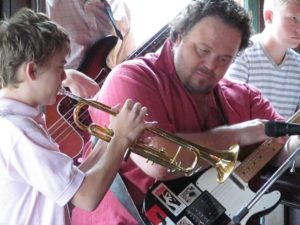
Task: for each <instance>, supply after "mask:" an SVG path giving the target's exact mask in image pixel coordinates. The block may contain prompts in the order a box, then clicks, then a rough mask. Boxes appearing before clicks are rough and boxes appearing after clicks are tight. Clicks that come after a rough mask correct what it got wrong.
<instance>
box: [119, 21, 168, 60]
mask: <svg viewBox="0 0 300 225" xmlns="http://www.w3.org/2000/svg"><path fill="white" fill-rule="evenodd" d="M169 32H170V27H169V25H165V26H164V27H163V28H161V29H160V30H159V31H158V32H157V33H156V34H155V35H154V36H153V37H152V38H150V39H149V40H148V41H147V42H145V43H144V44H143V45H142V46H141V47H139V48H138V49H137V50H135V51H134V52H132V53H131V54H130V55H129V56H128V57H127V58H126V59H125V60H129V59H134V58H136V57H138V56H143V55H145V54H146V53H148V52H155V51H156V50H157V49H159V48H160V47H161V46H162V44H163V42H164V41H165V40H166V39H167V38H168V36H169Z"/></svg>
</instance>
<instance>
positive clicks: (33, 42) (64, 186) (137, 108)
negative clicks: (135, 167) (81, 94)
mask: <svg viewBox="0 0 300 225" xmlns="http://www.w3.org/2000/svg"><path fill="white" fill-rule="evenodd" d="M69 52H70V40H69V38H68V36H67V34H66V33H65V31H64V30H63V29H62V28H60V27H59V26H57V25H56V24H55V23H53V22H51V21H50V20H49V18H48V17H47V16H46V15H44V14H42V13H35V12H34V11H32V10H30V9H26V8H23V9H21V10H19V11H18V12H17V13H16V14H15V15H14V16H13V17H12V18H11V19H9V20H7V21H1V23H0V133H1V141H0V176H1V181H0V189H1V192H0V202H1V204H0V224H22V225H24V224H30V225H39V224H43V225H46V224H51V225H53V224H59V225H64V224H70V215H69V211H68V203H72V204H73V205H75V206H77V207H80V208H82V209H85V210H93V209H94V208H95V207H96V206H97V205H98V204H99V202H100V200H101V198H102V197H103V196H104V194H105V192H106V191H107V189H108V188H109V186H110V184H111V182H112V180H113V178H114V176H115V175H116V173H117V171H118V169H119V166H120V164H121V161H122V158H123V155H124V153H125V150H126V149H127V147H129V146H130V145H132V144H133V143H134V141H135V139H136V138H137V137H138V136H139V135H140V134H141V132H142V131H143V130H144V129H146V128H150V127H152V125H151V123H148V122H144V116H145V115H146V112H147V109H146V108H145V107H141V105H140V104H139V103H135V104H134V103H133V102H132V101H131V100H128V101H126V103H125V105H124V106H123V107H122V109H121V110H120V112H119V113H118V115H117V116H116V117H115V118H114V119H112V120H111V128H112V129H113V130H114V136H113V138H112V140H111V142H110V143H109V144H107V145H106V151H105V152H104V153H103V154H102V155H101V154H100V152H101V148H103V147H104V146H103V145H101V144H98V145H96V146H95V149H94V151H93V152H92V153H91V154H90V156H89V157H88V158H87V159H86V160H85V161H84V162H83V163H82V164H81V165H80V166H79V167H78V168H77V167H75V166H74V165H73V163H72V162H73V161H72V159H71V158H69V157H68V156H66V155H64V154H62V153H60V151H59V148H58V146H57V144H55V143H54V142H53V141H52V140H51V138H50V137H49V135H48V133H47V129H46V128H45V123H44V120H43V114H42V113H40V112H39V111H38V110H37V108H38V107H39V106H41V105H48V104H53V103H54V102H55V99H56V95H57V93H58V90H59V89H60V87H61V83H62V80H63V79H65V76H66V74H65V71H64V64H65V63H66V56H67V55H68V54H69ZM115 110H117V109H115ZM128 131H130V132H128ZM101 146H102V147H101ZM100 158H101V159H100Z"/></svg>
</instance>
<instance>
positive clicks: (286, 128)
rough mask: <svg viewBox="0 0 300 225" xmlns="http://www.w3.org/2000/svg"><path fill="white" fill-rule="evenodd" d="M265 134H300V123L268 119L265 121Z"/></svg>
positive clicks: (273, 135) (271, 135)
mask: <svg viewBox="0 0 300 225" xmlns="http://www.w3.org/2000/svg"><path fill="white" fill-rule="evenodd" d="M265 134H266V135H267V136H269V137H279V136H286V135H297V134H300V124H297V123H285V122H279V121H268V122H266V123H265Z"/></svg>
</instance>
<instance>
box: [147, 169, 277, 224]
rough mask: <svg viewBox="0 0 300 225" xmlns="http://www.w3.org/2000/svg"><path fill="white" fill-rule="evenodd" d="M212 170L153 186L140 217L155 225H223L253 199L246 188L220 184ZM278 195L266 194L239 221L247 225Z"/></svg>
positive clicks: (267, 208) (272, 206) (270, 204)
mask: <svg viewBox="0 0 300 225" xmlns="http://www.w3.org/2000/svg"><path fill="white" fill-rule="evenodd" d="M216 177H217V172H216V170H215V169H214V168H210V169H208V170H207V171H206V172H204V173H203V174H197V175H194V176H192V177H184V178H180V179H175V180H172V181H166V182H156V183H155V184H154V185H153V187H151V188H150V190H149V191H148V193H147V195H146V197H145V199H144V203H143V216H144V218H145V221H146V222H147V223H148V224H153V225H158V224H166V225H173V224H174V225H175V224H188V225H198V224H203V225H223V224H228V223H229V222H230V221H231V220H232V218H233V217H234V216H235V215H236V214H237V213H238V212H239V210H240V209H241V208H242V207H244V206H245V205H246V204H247V203H249V202H250V200H252V199H253V197H254V195H255V193H254V192H253V191H251V190H250V188H249V187H248V185H244V186H240V185H237V184H236V183H235V182H234V181H233V180H232V179H231V178H229V179H227V180H226V181H225V182H224V183H222V184H219V183H218V182H217V180H216ZM279 201H280V192H279V191H273V192H271V193H268V194H265V195H263V196H262V198H260V200H259V201H258V202H257V204H255V205H254V206H253V207H252V208H251V209H250V211H249V213H248V214H247V215H246V216H245V217H244V218H243V220H242V221H241V225H246V224H247V222H248V220H249V219H250V218H251V217H252V216H254V215H256V214H264V212H265V211H268V210H271V209H272V208H274V207H275V206H276V205H277V204H278V203H279Z"/></svg>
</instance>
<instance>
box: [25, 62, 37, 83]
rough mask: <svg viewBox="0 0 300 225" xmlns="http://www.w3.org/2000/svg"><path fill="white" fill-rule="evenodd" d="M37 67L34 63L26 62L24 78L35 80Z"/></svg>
mask: <svg viewBox="0 0 300 225" xmlns="http://www.w3.org/2000/svg"><path fill="white" fill-rule="evenodd" d="M36 71H37V66H36V64H35V63H34V62H28V63H27V65H26V77H27V78H28V79H30V80H36V76H37V75H36V74H37V73H36Z"/></svg>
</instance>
